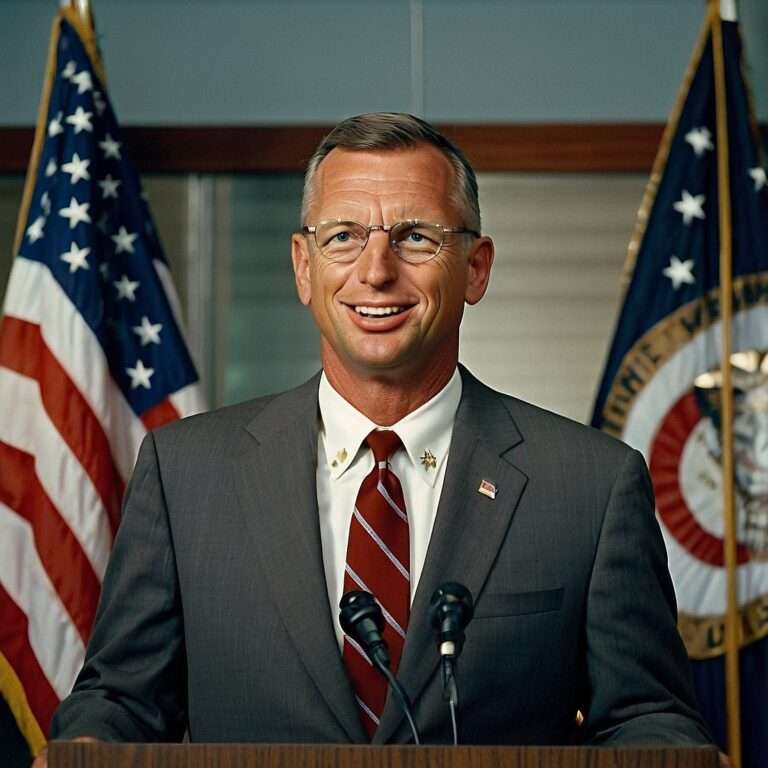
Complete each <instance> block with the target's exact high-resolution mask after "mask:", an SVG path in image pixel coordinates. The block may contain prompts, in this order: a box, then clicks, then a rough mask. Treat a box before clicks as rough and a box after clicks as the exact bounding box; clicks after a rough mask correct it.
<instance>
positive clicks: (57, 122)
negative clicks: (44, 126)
mask: <svg viewBox="0 0 768 768" xmlns="http://www.w3.org/2000/svg"><path fill="white" fill-rule="evenodd" d="M62 117H64V113H63V112H59V114H58V115H56V117H54V118H53V119H52V120H51V122H50V123H48V136H49V138H51V139H52V138H53V137H54V136H58V135H59V134H60V133H64V129H63V128H62V127H61V118H62Z"/></svg>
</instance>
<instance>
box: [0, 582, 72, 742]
mask: <svg viewBox="0 0 768 768" xmlns="http://www.w3.org/2000/svg"><path fill="white" fill-rule="evenodd" d="M0 616H2V617H3V621H2V622H0V651H2V653H3V655H4V656H5V658H6V659H8V663H9V664H10V665H11V666H12V667H13V670H14V672H15V673H16V675H17V676H18V678H19V680H20V681H21V684H22V686H23V688H24V692H25V693H26V695H27V702H28V703H29V708H30V709H31V710H32V714H33V715H34V716H35V719H36V720H37V722H38V725H39V726H40V729H41V730H42V732H43V733H45V734H47V733H48V727H49V726H50V724H51V717H52V716H53V710H54V709H56V706H57V705H58V703H59V698H58V696H57V695H56V692H55V691H54V690H53V688H52V687H51V684H50V683H49V682H48V678H47V677H46V676H45V673H44V672H43V670H42V669H41V668H40V664H39V663H38V661H37V656H35V653H34V651H33V650H32V648H31V647H30V645H29V638H28V634H27V633H28V627H29V622H28V621H27V617H26V615H25V613H24V612H23V611H22V610H21V608H19V606H18V605H16V603H15V602H14V601H13V600H12V599H11V597H10V595H9V594H8V593H7V592H6V591H5V590H4V589H3V586H2V584H0Z"/></svg>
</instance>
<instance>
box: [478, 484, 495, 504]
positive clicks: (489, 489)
mask: <svg viewBox="0 0 768 768" xmlns="http://www.w3.org/2000/svg"><path fill="white" fill-rule="evenodd" d="M477 492H478V493H482V494H483V496H487V497H488V498H489V499H495V498H496V486H495V485H494V484H493V483H492V482H491V481H490V480H481V481H480V487H479V488H478V489H477Z"/></svg>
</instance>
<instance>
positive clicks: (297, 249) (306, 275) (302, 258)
mask: <svg viewBox="0 0 768 768" xmlns="http://www.w3.org/2000/svg"><path fill="white" fill-rule="evenodd" d="M291 261H292V262H293V276H294V279H295V281H296V293H298V295H299V301H300V302H301V303H302V304H304V305H305V306H308V305H309V303H310V301H311V299H312V278H311V275H310V271H309V270H310V267H309V245H308V244H307V238H306V237H304V236H303V235H293V236H292V237H291Z"/></svg>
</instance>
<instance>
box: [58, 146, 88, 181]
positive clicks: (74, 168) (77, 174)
mask: <svg viewBox="0 0 768 768" xmlns="http://www.w3.org/2000/svg"><path fill="white" fill-rule="evenodd" d="M90 164H91V161H90V160H81V159H80V155H78V154H77V152H75V153H74V154H73V155H72V159H71V160H70V161H69V162H68V163H64V165H62V166H61V170H62V171H64V173H68V174H70V176H71V179H70V183H71V184H77V182H78V181H80V179H85V180H86V181H87V180H89V179H90V178H91V174H90V173H89V172H88V166H89V165H90Z"/></svg>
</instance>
